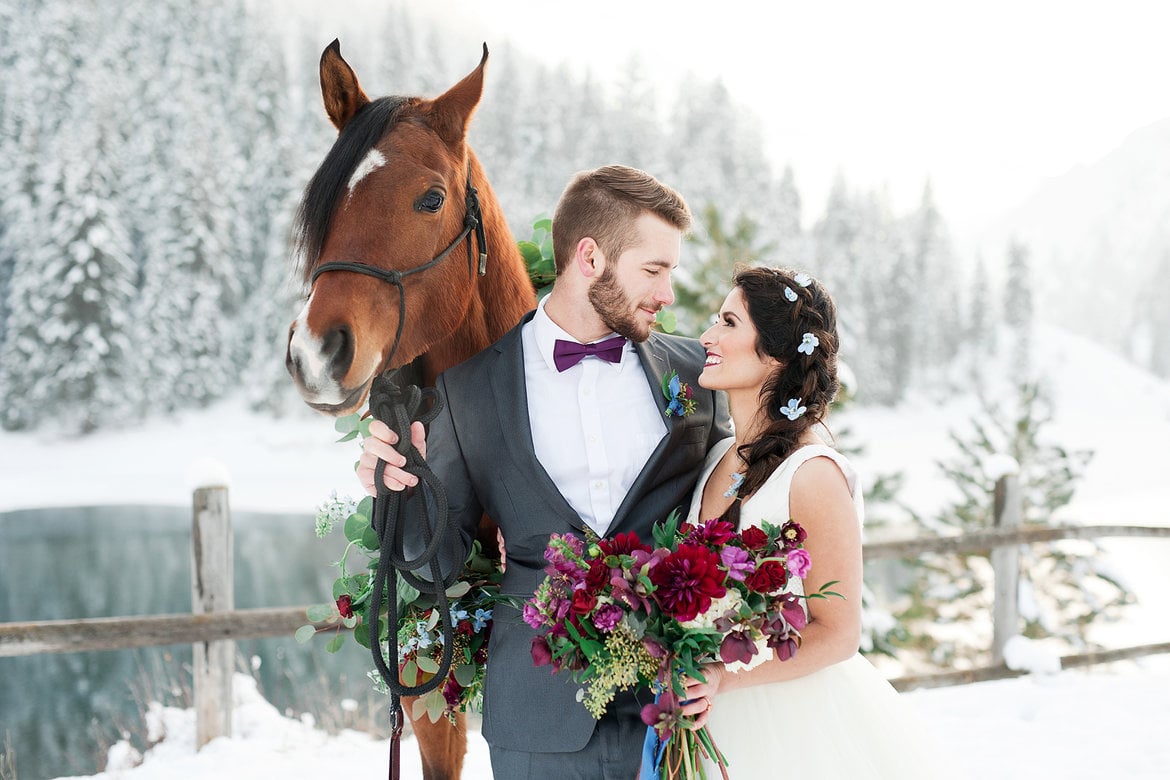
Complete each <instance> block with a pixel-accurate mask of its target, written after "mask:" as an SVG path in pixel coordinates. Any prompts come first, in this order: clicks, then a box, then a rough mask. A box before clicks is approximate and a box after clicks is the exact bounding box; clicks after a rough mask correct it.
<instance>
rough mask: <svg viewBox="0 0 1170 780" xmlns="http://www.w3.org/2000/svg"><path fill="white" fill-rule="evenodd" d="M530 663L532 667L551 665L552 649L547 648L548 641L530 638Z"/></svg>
mask: <svg viewBox="0 0 1170 780" xmlns="http://www.w3.org/2000/svg"><path fill="white" fill-rule="evenodd" d="M530 650H531V652H532V663H533V665H534V666H548V665H549V664H551V663H552V660H553V658H552V648H550V647H549V646H548V640H547V639H545V638H544V637H542V636H534V637H532V647H531V648H530Z"/></svg>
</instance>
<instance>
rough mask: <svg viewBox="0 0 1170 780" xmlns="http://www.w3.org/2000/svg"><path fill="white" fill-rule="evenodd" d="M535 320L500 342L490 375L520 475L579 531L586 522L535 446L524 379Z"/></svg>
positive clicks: (509, 449)
mask: <svg viewBox="0 0 1170 780" xmlns="http://www.w3.org/2000/svg"><path fill="white" fill-rule="evenodd" d="M531 319H532V315H531V314H529V315H528V316H527V317H525V318H524V319H523V320H521V322H520V325H518V326H517V327H516V328H515V329H513V330H512V331H511V332H510V333H509V334H508V335H507V336H505V337H504V338H502V339H500V340H499V341H498V342H496V344H495V346H494V347H493V349H494V350H495V351H496V353H497V354H496V360H495V361H494V362H493V363H492V364H491V365H490V366H489V370H488V375H489V382H490V383H491V388H492V393H493V394H494V395H495V408H496V409H497V410H498V412H497V413H498V415H499V421H500V432H501V434H502V438H503V440H504V442H503V443H504V449H506V450H507V452H508V455H509V456H510V457H511V458H512V460H513V461H515V463H516V466H517V468H518V469H519V472H520V474H522V475H524V476H525V477H526V478H528V479H529V480H530V484H529V485H528V487H527V489H528V490H530V491H534V492H537V493H539V494H540V495H542V496H544V497H545V498H546V499H547V500H548V501H549V502H550V503H551V504H552V505H553V506H555V507H558V508H559V509H561V510H562V511H561V514H562V515H564V516H565V518H566V519H568V520H569V523H570V524H571V525H572V526H573V527H574V528H576V529H578V530H585V523H584V522H582V520H581V518H580V516H579V515H578V514H577V512H576V511H575V510H574V509H573V507H572V506H570V505H569V502H568V501H566V500H565V497H564V495H562V494H561V491H560V490H558V489H557V486H556V483H554V482H553V480H552V477H550V476H549V475H548V472H547V471H545V470H544V466H543V465H541V463H540V460H539V459H537V457H536V450H535V449H534V448H533V446H532V421H531V420H530V419H529V417H528V387H527V384H526V383H525V381H524V346H523V338H522V337H521V329H522V328H523V327H524V325H525V324H526V323H527V322H528V321H529V320H531Z"/></svg>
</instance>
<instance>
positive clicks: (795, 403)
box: [780, 398, 807, 420]
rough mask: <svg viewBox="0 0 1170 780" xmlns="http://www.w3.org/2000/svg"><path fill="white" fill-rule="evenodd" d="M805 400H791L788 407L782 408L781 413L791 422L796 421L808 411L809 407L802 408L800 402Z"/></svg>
mask: <svg viewBox="0 0 1170 780" xmlns="http://www.w3.org/2000/svg"><path fill="white" fill-rule="evenodd" d="M802 400H804V399H803V398H789V399H788V406H781V407H780V413H781V414H783V415H784V416H785V417H787V418H788V419H789V420H795V419H796V418H798V417H800V416H801V415H802V414H804V413H805V412H806V411H807V407H804V406H801V405H800V402H801V401H802Z"/></svg>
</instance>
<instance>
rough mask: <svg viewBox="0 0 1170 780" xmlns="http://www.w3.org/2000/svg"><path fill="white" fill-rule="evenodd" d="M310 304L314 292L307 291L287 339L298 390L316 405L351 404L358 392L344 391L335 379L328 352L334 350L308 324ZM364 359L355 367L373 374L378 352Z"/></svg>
mask: <svg viewBox="0 0 1170 780" xmlns="http://www.w3.org/2000/svg"><path fill="white" fill-rule="evenodd" d="M312 305H313V296H312V295H310V296H309V299H308V300H307V301H305V305H304V308H302V309H301V312H300V314H298V315H297V318H296V320H294V321H293V328H292V332H291V334H290V335H289V340H288V357H289V360H290V361H292V363H293V364H294V365H296V366H297V372H298V374H297V375H298V377H299V380H300V384H301V394H302V395H303V396H304V398H305V401H306V402H307V403H309V404H311V405H313V406H315V407H317V408H321V407H325V406H333V407H341V406H345V407H349V406H354V405H356V404H357V403H358V401H360V393H359V397H357V398H355V397H354V391H352V390H350V391H347V390H346V389H345V388H344V387H343V386H342V385H341V383H340V382H339V381H338V380H337V378H336V376H335V375H334V367H333V362H332V359H331V358H330V357H329V356H328V355H332V354H333V351H331V350H329V349H327V348H326V344H325V340H324V339H323V338H321V337H320V336H318V335H317V334H315V333H313V331H312V329H311V328H310V327H309V309H310V308H311V307H312ZM327 353H328V355H327ZM365 363H366V364H364V365H359V366H358V369H359V370H360V371H364V372H365V374H366V375H369V376H372V375H373V374H374V372H375V370H376V369H377V367H378V366H377V363H378V356H376V355H375V356H372V357H371V358H370V359H369V360H367V361H365Z"/></svg>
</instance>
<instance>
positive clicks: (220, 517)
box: [191, 487, 236, 750]
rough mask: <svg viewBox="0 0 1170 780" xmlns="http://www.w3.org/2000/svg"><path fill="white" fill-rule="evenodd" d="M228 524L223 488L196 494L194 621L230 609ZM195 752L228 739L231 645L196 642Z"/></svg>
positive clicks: (229, 642)
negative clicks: (213, 742)
mask: <svg viewBox="0 0 1170 780" xmlns="http://www.w3.org/2000/svg"><path fill="white" fill-rule="evenodd" d="M232 548H233V544H232V519H231V513H230V511H229V509H228V490H227V488H226V487H200V488H197V489H196V490H195V496H194V513H193V517H192V525H191V554H192V566H191V611H192V612H193V613H194V614H196V615H202V614H206V613H208V612H227V611H230V610H232V609H233V608H234V607H235V595H234V589H233V587H232ZM194 650H195V664H194V680H193V689H194V693H195V749H196V750H198V749H200V748H202V747H203V746H204V745H206V744H207V743H208V742H210V741H211V740H213V739H215V738H216V737H230V736H231V735H232V671H233V669H234V667H235V658H236V643H235V642H234V641H232V640H230V639H220V640H214V641H204V642H196V643H195V645H194Z"/></svg>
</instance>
